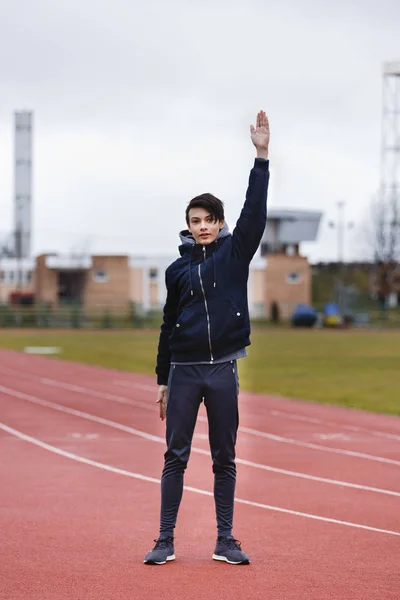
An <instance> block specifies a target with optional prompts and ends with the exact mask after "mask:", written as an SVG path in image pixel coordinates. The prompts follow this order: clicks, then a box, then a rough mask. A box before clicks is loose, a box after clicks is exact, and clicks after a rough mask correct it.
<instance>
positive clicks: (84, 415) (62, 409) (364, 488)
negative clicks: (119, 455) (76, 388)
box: [0, 385, 400, 497]
mask: <svg viewBox="0 0 400 600" xmlns="http://www.w3.org/2000/svg"><path fill="white" fill-rule="evenodd" d="M0 392H1V393H3V394H5V395H8V396H11V397H15V398H18V399H20V400H24V401H27V402H31V403H32V404H37V405H39V406H43V407H45V408H51V409H52V410H56V411H59V412H62V413H66V414H69V415H73V416H76V417H80V418H82V419H87V420H89V421H93V422H95V423H100V424H101V425H107V426H108V427H113V428H114V429H119V430H120V431H124V432H125V433H129V434H131V435H136V436H138V437H141V438H143V439H146V440H149V441H151V442H156V443H160V444H163V445H165V439H164V438H163V437H160V436H157V435H152V434H150V433H147V432H145V431H141V430H139V429H134V428H133V427H129V426H128V425H123V424H122V423H117V422H116V421H110V420H109V419H105V418H103V417H98V416H96V415H92V414H90V413H87V412H83V411H81V410H77V409H75V408H69V407H67V406H64V405H62V404H56V403H55V402H50V401H48V400H43V399H41V398H37V397H36V396H32V395H31V394H26V393H24V392H19V391H17V390H12V389H11V388H7V387H4V386H2V385H0ZM191 451H192V452H195V453H197V454H202V455H203V456H207V457H209V456H210V452H209V451H208V450H204V449H203V448H196V447H195V446H192V449H191ZM236 462H237V463H238V464H242V465H245V466H247V467H252V468H255V469H260V470H263V471H271V472H273V473H278V474H280V475H287V476H289V477H297V478H300V479H307V480H309V481H317V482H320V483H328V484H331V485H338V486H340V487H347V488H353V489H357V490H362V491H366V492H375V493H378V494H385V495H388V496H397V497H400V492H395V491H393V490H384V489H380V488H375V487H371V486H366V485H361V484H357V483H350V482H348V481H339V480H337V479H328V478H326V477H317V476H314V475H307V474H306V473H299V472H297V471H289V470H287V469H278V468H277V467H271V466H269V465H264V464H261V463H256V462H252V461H249V460H245V459H242V458H236Z"/></svg>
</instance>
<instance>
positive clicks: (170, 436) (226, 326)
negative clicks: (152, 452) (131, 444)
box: [144, 111, 269, 565]
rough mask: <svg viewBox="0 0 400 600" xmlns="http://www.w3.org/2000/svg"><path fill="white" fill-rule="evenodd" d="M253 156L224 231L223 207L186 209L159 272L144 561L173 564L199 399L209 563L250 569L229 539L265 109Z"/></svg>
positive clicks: (213, 203) (202, 200) (201, 201)
mask: <svg viewBox="0 0 400 600" xmlns="http://www.w3.org/2000/svg"><path fill="white" fill-rule="evenodd" d="M250 134H251V140H252V142H253V144H254V145H255V147H256V149H257V158H256V159H255V163H254V167H253V169H252V170H251V172H250V179H249V186H248V190H247V194H246V201H245V203H244V206H243V209H242V212H241V214H240V217H239V220H238V221H237V224H236V227H235V229H234V231H233V233H232V234H230V233H229V231H228V227H227V225H226V224H225V220H224V207H223V204H222V202H221V201H220V200H218V198H215V197H214V196H212V195H211V194H203V195H201V196H197V197H196V198H193V200H191V201H190V203H189V205H188V207H187V209H186V222H187V225H188V230H187V231H182V232H181V233H180V237H181V240H182V245H181V246H180V247H179V251H180V254H181V257H180V258H179V259H178V260H176V261H175V262H173V263H172V264H171V265H170V266H169V267H168V269H167V271H166V286H167V300H166V303H165V307H164V319H163V324H162V326H161V332H160V339H159V345H158V355H157V367H156V373H157V383H158V385H159V391H158V400H157V402H158V403H159V404H160V417H161V419H162V420H164V418H165V416H166V418H167V431H166V441H167V451H166V453H165V463H164V469H163V473H162V481H161V524H160V535H159V538H158V539H157V540H156V545H155V547H154V548H153V550H151V551H150V552H148V553H147V554H146V556H145V558H144V562H145V563H146V564H152V565H154V564H157V565H159V564H165V563H166V562H167V561H171V560H174V559H175V553H174V528H175V524H176V520H177V515H178V509H179V505H180V501H181V498H182V492H183V475H184V471H185V469H186V466H187V463H188V460H189V455H190V448H191V442H192V437H193V432H194V428H195V425H196V420H197V413H198V410H199V406H200V404H201V402H202V400H204V404H205V407H206V410H207V417H208V423H209V441H210V448H211V455H212V461H213V472H214V498H215V508H216V517H217V530H218V538H217V543H216V547H215V550H214V554H213V559H215V560H220V561H225V562H228V563H230V564H235V565H236V564H249V562H250V560H249V557H248V556H247V554H245V553H244V552H243V551H242V550H241V546H240V543H239V542H238V541H237V540H235V538H234V537H233V536H232V522H233V505H234V495H235V484H236V465H235V445H236V434H237V429H238V391H239V383H238V374H237V365H236V361H237V359H238V358H242V357H244V356H246V346H248V345H250V339H249V336H250V321H249V314H248V301H247V281H248V275H249V264H250V261H251V259H252V258H253V256H254V254H255V252H256V250H257V248H258V246H259V244H260V241H261V237H262V235H263V233H264V229H265V226H266V220H267V208H266V204H267V191H268V182H269V161H268V146H269V123H268V119H267V116H266V114H265V112H264V111H260V112H259V113H258V115H257V123H256V127H253V126H251V127H250Z"/></svg>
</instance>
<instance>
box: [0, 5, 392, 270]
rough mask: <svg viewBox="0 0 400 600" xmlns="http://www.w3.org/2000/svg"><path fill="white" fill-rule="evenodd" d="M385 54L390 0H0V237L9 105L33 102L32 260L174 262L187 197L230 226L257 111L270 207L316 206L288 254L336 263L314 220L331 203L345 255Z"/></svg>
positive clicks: (362, 190) (7, 199)
mask: <svg viewBox="0 0 400 600" xmlns="http://www.w3.org/2000/svg"><path fill="white" fill-rule="evenodd" d="M392 60H400V2H399V1H398V0H379V1H378V0H352V2H351V3H349V2H347V1H344V0H338V1H336V2H333V0H320V1H317V0H306V1H301V0H298V1H297V0H272V1H271V2H267V1H265V0H241V1H239V0H201V1H200V0H198V1H195V0H192V1H190V0H169V1H168V2H166V1H165V2H163V1H162V0H146V1H141V2H139V1H137V0H69V1H68V2H54V0H19V1H18V2H13V1H12V0H5V1H4V2H1V3H0V107H1V109H0V232H4V231H11V230H12V228H13V219H12V215H13V207H12V196H13V112H14V111H15V110H23V109H29V110H32V111H34V218H33V236H34V252H35V253H39V252H43V251H56V250H58V251H69V250H71V249H73V248H75V249H86V250H88V251H90V252H97V253H101V252H104V253H108V252H122V253H130V254H141V255H143V254H168V255H174V254H176V251H177V250H176V249H177V245H178V243H179V239H178V235H177V233H178V231H179V230H180V229H181V228H183V227H184V210H185V208H186V204H187V202H188V201H189V200H190V198H192V197H193V196H195V195H197V194H199V193H202V192H205V191H209V192H211V193H213V194H215V195H217V196H219V197H220V198H221V199H222V200H223V201H224V202H225V205H226V217H227V221H228V223H229V224H230V227H231V229H232V228H233V226H234V223H235V221H236V219H237V217H238V215H239V212H240V209H241V206H242V203H243V200H244V194H245V190H246V186H247V180H248V173H249V169H250V168H251V166H252V164H253V158H254V148H253V146H252V144H251V142H250V138H249V125H250V124H251V123H254V122H255V115H256V113H257V111H258V110H259V109H264V110H266V112H267V114H268V115H269V118H270V124H271V144H270V163H271V166H270V168H271V186H270V195H269V204H270V206H271V207H281V208H297V209H321V210H322V211H323V212H324V220H323V222H322V224H321V228H320V233H319V237H318V242H316V243H313V244H307V245H304V248H303V250H304V251H305V252H306V253H307V254H308V256H310V258H311V259H312V260H319V259H336V257H337V244H336V234H335V232H334V230H332V229H329V228H328V226H327V223H328V221H329V220H334V219H335V218H336V216H337V209H336V203H337V202H338V201H339V200H345V201H346V215H347V219H348V220H351V221H354V222H355V223H356V225H357V226H358V227H356V228H355V229H353V230H351V231H349V233H348V235H347V236H346V257H347V258H353V257H354V256H355V255H356V254H357V247H359V251H358V254H361V249H362V248H361V247H362V243H361V242H360V243H359V244H357V243H356V242H359V241H360V237H359V236H360V228H361V224H362V220H363V215H364V214H365V211H366V207H367V206H368V203H369V201H370V198H371V196H372V195H373V194H374V193H375V192H376V189H377V187H378V184H379V168H380V164H379V163H380V127H381V108H382V107H381V98H382V75H381V73H382V63H383V62H385V61H392ZM361 237H362V236H361ZM360 244H361V245H360ZM359 257H360V258H363V257H362V256H361V255H360V256H359Z"/></svg>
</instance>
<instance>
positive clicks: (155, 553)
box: [143, 537, 175, 565]
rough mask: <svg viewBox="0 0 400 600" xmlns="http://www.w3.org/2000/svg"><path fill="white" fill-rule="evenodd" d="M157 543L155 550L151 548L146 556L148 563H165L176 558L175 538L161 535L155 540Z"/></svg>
mask: <svg viewBox="0 0 400 600" xmlns="http://www.w3.org/2000/svg"><path fill="white" fill-rule="evenodd" d="M154 541H155V542H156V545H155V546H154V548H153V550H150V552H148V553H147V554H146V556H145V557H144V561H143V562H144V563H145V564H146V565H165V563H166V562H167V561H170V560H175V554H174V538H172V537H159V538H158V540H154Z"/></svg>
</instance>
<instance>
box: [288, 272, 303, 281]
mask: <svg viewBox="0 0 400 600" xmlns="http://www.w3.org/2000/svg"><path fill="white" fill-rule="evenodd" d="M300 282H301V275H300V274H299V273H289V275H287V276H286V283H300Z"/></svg>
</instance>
